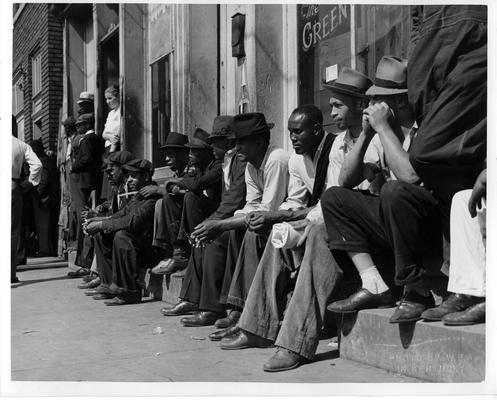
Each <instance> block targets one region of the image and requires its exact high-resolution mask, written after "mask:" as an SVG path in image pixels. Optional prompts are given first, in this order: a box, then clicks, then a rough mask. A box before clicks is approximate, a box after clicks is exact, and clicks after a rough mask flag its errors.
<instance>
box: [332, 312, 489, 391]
mask: <svg viewBox="0 0 497 400" xmlns="http://www.w3.org/2000/svg"><path fill="white" fill-rule="evenodd" d="M393 311H394V309H393V308H391V309H383V310H363V311H360V312H359V313H354V314H343V315H342V316H337V319H338V326H339V333H340V335H339V340H340V357H343V358H346V359H349V360H354V361H358V362H360V363H364V364H368V365H372V366H375V367H379V368H383V369H386V370H388V371H392V372H395V373H400V374H403V375H407V376H412V377H416V378H420V379H423V380H428V381H433V382H481V381H483V380H484V379H485V324H479V325H472V326H462V327H448V326H445V325H443V323H441V322H421V321H418V322H412V323H404V324H390V323H389V322H388V320H389V318H390V316H391V315H392V313H393Z"/></svg>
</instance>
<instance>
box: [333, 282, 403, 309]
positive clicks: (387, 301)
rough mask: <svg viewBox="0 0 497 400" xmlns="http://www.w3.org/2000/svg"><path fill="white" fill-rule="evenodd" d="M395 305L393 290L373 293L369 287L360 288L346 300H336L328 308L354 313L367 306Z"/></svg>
mask: <svg viewBox="0 0 497 400" xmlns="http://www.w3.org/2000/svg"><path fill="white" fill-rule="evenodd" d="M393 306H395V300H394V298H393V296H392V292H391V291H390V290H387V291H386V292H383V293H379V294H373V293H371V292H370V291H369V290H367V289H364V288H362V289H360V290H359V291H357V292H355V293H354V294H353V295H351V296H349V297H348V298H346V299H344V300H339V301H334V302H333V303H331V304H330V305H329V306H328V307H327V308H328V310H330V311H331V312H335V313H353V312H356V311H359V310H364V309H367V308H387V307H393Z"/></svg>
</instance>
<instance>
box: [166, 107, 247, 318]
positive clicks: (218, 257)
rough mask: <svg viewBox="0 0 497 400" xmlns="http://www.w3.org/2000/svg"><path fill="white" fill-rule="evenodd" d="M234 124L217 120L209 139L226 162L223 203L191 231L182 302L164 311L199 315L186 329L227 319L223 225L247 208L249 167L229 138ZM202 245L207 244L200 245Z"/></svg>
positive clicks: (228, 119)
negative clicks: (223, 301)
mask: <svg viewBox="0 0 497 400" xmlns="http://www.w3.org/2000/svg"><path fill="white" fill-rule="evenodd" d="M232 121H233V117H232V116H227V115H223V116H219V117H216V118H215V119H214V123H213V127H212V133H211V135H210V136H209V138H208V142H209V143H210V144H211V146H212V148H213V151H214V154H215V155H216V158H221V156H222V157H223V159H224V161H223V176H222V183H223V193H222V198H221V203H220V204H219V207H218V208H217V209H216V210H215V211H214V212H213V213H212V214H211V215H210V216H209V217H208V218H206V219H205V220H204V221H203V222H201V223H200V224H198V225H196V226H195V227H194V230H193V231H192V234H191V240H192V242H194V246H193V248H192V254H191V256H190V260H189V263H188V267H187V269H186V273H185V278H184V280H183V286H182V288H181V293H180V296H179V297H180V301H179V302H178V303H177V304H176V305H175V306H174V307H172V308H163V309H162V310H161V312H162V313H163V314H164V315H166V316H175V315H184V314H188V313H191V312H193V311H198V312H197V313H195V315H194V316H193V317H192V318H188V319H184V320H181V322H182V323H183V324H184V325H187V326H204V325H211V324H212V323H213V322H215V321H216V320H217V319H219V318H222V317H224V316H225V315H226V314H225V307H224V305H222V304H220V302H219V297H220V292H221V285H222V282H223V276H224V268H225V263H226V252H227V245H228V239H229V233H228V232H227V231H224V232H223V223H224V220H225V219H227V218H229V217H232V216H233V213H234V212H235V211H236V210H238V209H240V208H242V207H243V206H244V204H245V195H246V185H245V179H244V176H245V168H246V164H247V162H246V161H244V160H241V159H240V158H239V157H238V154H239V152H238V150H237V149H236V148H235V147H234V145H235V142H234V140H233V139H231V138H229V137H228V136H230V135H231V133H232V132H231V125H232ZM206 241H207V242H208V243H205V242H206ZM201 242H202V243H204V244H203V245H198V244H197V243H201Z"/></svg>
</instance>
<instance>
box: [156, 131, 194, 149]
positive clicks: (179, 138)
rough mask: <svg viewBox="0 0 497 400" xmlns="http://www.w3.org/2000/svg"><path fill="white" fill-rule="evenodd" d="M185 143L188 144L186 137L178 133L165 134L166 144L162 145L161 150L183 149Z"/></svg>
mask: <svg viewBox="0 0 497 400" xmlns="http://www.w3.org/2000/svg"><path fill="white" fill-rule="evenodd" d="M187 143H188V136H187V135H183V134H182V133H178V132H169V133H168V134H167V138H166V143H164V145H163V146H161V149H167V148H173V149H175V148H176V149H178V148H184V147H185V145H186V144H187Z"/></svg>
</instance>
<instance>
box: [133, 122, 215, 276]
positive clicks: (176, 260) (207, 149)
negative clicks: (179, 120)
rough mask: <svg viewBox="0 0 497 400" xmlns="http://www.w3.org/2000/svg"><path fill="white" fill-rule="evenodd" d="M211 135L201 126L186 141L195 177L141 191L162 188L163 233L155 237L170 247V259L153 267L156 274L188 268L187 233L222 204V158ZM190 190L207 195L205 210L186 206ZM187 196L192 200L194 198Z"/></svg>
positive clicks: (166, 246) (205, 197) (168, 256)
mask: <svg viewBox="0 0 497 400" xmlns="http://www.w3.org/2000/svg"><path fill="white" fill-rule="evenodd" d="M208 136H209V134H208V133H207V132H205V131H204V130H203V129H200V128H197V129H196V130H195V132H194V133H193V135H192V136H191V137H190V138H189V139H188V143H186V144H185V147H186V148H187V149H189V151H190V156H189V157H190V164H191V165H192V166H194V167H195V169H196V173H195V174H194V175H193V176H188V175H187V176H183V177H181V178H179V179H176V180H175V179H172V180H169V181H168V182H167V183H166V186H165V188H164V187H163V188H154V189H151V188H150V187H146V188H144V189H142V191H141V194H142V195H143V196H145V197H146V196H147V195H148V193H149V192H150V191H151V190H152V191H154V192H157V191H158V192H160V194H161V195H162V196H163V197H162V203H161V204H160V206H162V207H163V210H162V212H160V213H159V214H158V215H160V216H162V217H163V220H162V221H160V220H158V221H157V225H162V228H161V229H162V230H161V233H162V235H163V236H162V237H160V238H158V235H157V232H156V235H155V240H158V239H160V240H161V243H162V244H163V246H164V248H165V250H166V258H165V259H163V260H162V261H160V262H159V264H158V265H156V266H155V267H154V268H153V269H152V272H153V273H154V274H167V275H169V274H172V273H174V272H176V271H179V270H183V269H185V268H186V266H187V264H188V258H189V256H190V245H189V243H188V238H187V236H186V235H187V234H189V233H190V232H191V230H192V229H193V227H194V226H196V225H197V224H198V223H200V222H202V220H203V219H205V218H206V217H207V216H208V215H210V214H211V213H212V211H213V210H215V209H216V208H217V206H218V205H219V200H220V195H221V175H222V169H221V160H215V159H214V154H213V153H212V147H211V146H210V145H209V144H208V143H207V141H206V139H207V137H208ZM190 192H192V193H194V194H195V195H196V196H199V197H201V198H203V200H202V203H203V205H205V207H204V208H203V209H198V208H196V209H190V210H187V209H186V208H185V196H186V195H187V194H188V193H190ZM187 197H188V198H189V200H192V199H193V198H194V197H192V198H190V196H187ZM157 207H159V205H158V206H157Z"/></svg>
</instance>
